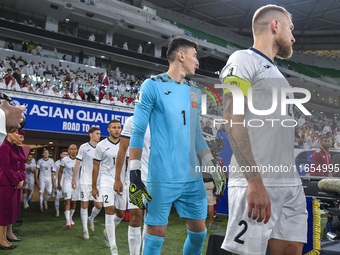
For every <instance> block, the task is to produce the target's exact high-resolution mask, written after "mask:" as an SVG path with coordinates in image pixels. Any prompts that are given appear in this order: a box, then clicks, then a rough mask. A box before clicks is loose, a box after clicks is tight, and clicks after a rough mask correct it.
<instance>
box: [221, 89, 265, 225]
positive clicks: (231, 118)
mask: <svg viewBox="0 0 340 255" xmlns="http://www.w3.org/2000/svg"><path fill="white" fill-rule="evenodd" d="M223 99H224V102H225V107H224V119H226V120H227V121H228V123H227V124H225V129H226V133H227V135H228V139H229V142H230V146H231V148H232V150H233V153H234V155H235V158H236V160H237V163H238V164H239V166H240V167H241V166H243V167H246V166H249V167H250V171H244V172H243V175H244V177H245V178H246V180H247V181H248V189H247V202H248V217H249V218H252V219H254V220H255V219H257V221H258V222H261V221H263V220H264V223H267V222H268V221H269V218H270V215H271V207H270V204H271V203H270V198H269V195H268V193H267V191H266V189H265V187H264V185H263V182H262V178H261V175H260V172H259V170H258V169H257V168H256V166H257V165H256V162H255V159H254V156H253V153H252V151H251V145H250V139H249V134H248V130H247V126H246V125H239V124H238V125H237V126H236V127H235V125H233V126H231V122H233V123H235V122H238V123H243V122H244V121H245V117H244V115H234V114H233V97H232V94H231V93H226V94H224V98H223ZM244 106H245V107H244V108H245V112H246V111H247V97H246V96H245V97H244ZM252 167H253V169H252Z"/></svg>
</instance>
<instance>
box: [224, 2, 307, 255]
mask: <svg viewBox="0 0 340 255" xmlns="http://www.w3.org/2000/svg"><path fill="white" fill-rule="evenodd" d="M252 28H253V36H254V45H253V47H251V48H249V49H247V50H239V51H236V52H234V53H233V54H232V55H231V56H230V57H229V59H228V62H227V64H226V66H225V67H224V68H223V69H222V72H221V75H220V79H221V82H222V83H224V84H228V85H230V88H231V89H230V90H234V89H236V88H233V86H236V87H237V89H238V90H241V91H242V92H243V95H244V106H245V114H244V115H238V114H234V113H233V107H234V106H233V102H234V100H235V98H233V96H232V93H230V90H228V89H224V102H225V106H224V118H225V119H226V120H228V123H227V124H226V125H225V127H226V133H227V135H228V139H229V141H230V145H231V148H232V150H233V152H234V154H233V156H232V158H231V162H230V166H231V167H233V168H234V169H236V170H237V171H232V172H230V175H229V182H228V199H229V221H228V227H227V233H226V237H225V239H224V242H223V244H222V248H223V249H225V250H228V251H230V252H233V254H242V255H260V254H261V255H262V254H266V249H267V245H268V244H269V247H270V252H271V254H273V255H277V254H289V255H298V254H300V255H301V253H302V248H303V243H306V242H307V216H308V215H307V210H306V200H305V195H304V191H303V188H302V185H301V180H300V178H299V174H298V173H297V172H296V171H291V172H285V171H279V172H273V171H268V172H263V173H260V171H259V170H258V169H257V168H256V167H257V166H260V165H263V166H267V167H280V166H284V167H288V169H289V167H290V166H292V165H295V159H294V129H295V128H294V126H291V127H288V126H287V125H286V126H283V125H279V124H276V123H281V121H282V120H283V119H291V120H292V121H293V120H294V113H293V110H292V108H293V106H292V105H288V109H286V115H281V110H282V109H280V108H281V107H277V109H276V110H274V111H273V112H272V113H271V114H268V115H265V116H264V115H259V114H255V113H253V112H254V110H252V111H250V110H249V109H250V103H249V108H248V103H247V98H248V93H249V92H251V93H252V97H251V98H252V103H251V104H252V105H251V106H252V108H253V109H260V110H264V109H265V110H267V109H270V108H271V106H272V104H273V101H274V100H272V98H273V94H274V93H277V102H275V103H277V105H281V93H283V92H281V91H283V90H284V89H285V88H290V85H289V83H288V82H287V80H286V79H285V78H284V76H283V75H282V74H281V72H280V71H279V70H278V68H277V67H276V65H275V64H274V58H275V57H279V58H289V57H290V56H291V55H292V44H293V43H294V42H295V39H294V37H293V35H292V30H293V28H294V26H293V23H292V17H291V14H290V13H288V12H287V10H286V9H284V8H283V7H280V6H276V5H266V6H264V7H261V8H259V9H258V10H257V11H256V12H255V14H254V16H253V23H252ZM248 88H250V89H248ZM274 88H275V90H274ZM275 91H276V92H275ZM286 96H287V97H288V98H289V99H293V98H294V95H293V93H291V92H289V93H286ZM249 98H250V97H249ZM242 99H243V98H242ZM234 110H235V109H234ZM252 119H260V120H262V121H264V123H265V124H264V125H263V126H261V127H254V126H250V125H237V124H233V125H231V122H232V123H248V121H249V120H252ZM266 119H272V120H276V121H277V122H275V124H274V125H272V123H270V122H267V121H265V120H266ZM278 145H279V146H278ZM242 169H248V170H247V171H242Z"/></svg>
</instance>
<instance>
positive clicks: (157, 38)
mask: <svg viewBox="0 0 340 255" xmlns="http://www.w3.org/2000/svg"><path fill="white" fill-rule="evenodd" d="M47 2H48V1H47ZM53 3H54V4H53V6H54V8H55V11H53V9H51V8H52V7H50V5H49V4H46V3H43V1H42V5H43V4H45V5H46V8H47V9H46V10H45V13H44V14H45V15H48V17H53V18H55V21H54V22H55V23H53V24H52V23H50V22H51V20H47V19H46V30H49V31H58V26H59V23H60V22H62V21H64V20H65V19H66V18H67V19H70V20H72V19H74V20H77V19H78V20H79V24H83V23H84V24H85V25H93V26H97V27H98V28H101V29H103V30H105V33H106V34H105V36H104V38H106V39H105V42H104V43H106V44H107V43H110V42H112V36H113V34H116V33H117V34H121V35H124V36H129V37H131V38H139V39H140V40H144V41H146V42H148V41H149V42H151V43H154V44H155V53H154V56H155V57H156V58H154V57H152V58H149V57H151V56H145V55H144V56H140V58H143V60H144V62H145V61H152V62H154V63H156V64H159V65H163V64H165V65H166V64H167V63H166V62H165V61H163V60H161V59H159V58H160V57H161V53H160V52H161V51H162V50H161V48H162V47H166V45H167V44H168V42H169V41H170V39H171V38H172V37H174V36H187V37H189V38H190V37H194V38H196V39H197V40H196V41H197V42H198V44H199V45H200V46H199V52H198V53H199V54H198V56H199V57H200V58H204V57H209V56H210V57H212V58H217V59H220V60H221V59H223V61H225V60H226V56H229V55H230V54H232V53H233V52H234V51H236V50H238V49H243V48H244V47H242V46H240V45H239V44H237V43H232V42H230V41H228V39H227V38H225V37H226V36H225V35H221V37H218V36H216V35H211V34H209V33H207V31H200V30H198V29H195V28H192V27H190V26H188V25H185V24H183V23H179V22H174V21H171V20H170V21H169V20H167V19H164V18H162V17H159V16H157V13H156V11H155V10H154V13H153V12H152V11H150V12H149V11H147V10H144V9H142V8H138V7H135V6H131V5H129V4H125V3H122V2H118V1H107V0H98V1H96V2H95V5H94V6H93V7H91V11H90V9H89V8H88V6H87V5H86V4H85V3H81V2H80V1H79V2H77V1H72V4H71V3H69V4H65V1H61V0H55V1H53ZM25 7H27V8H28V6H26V5H25ZM58 8H59V9H58ZM60 9H63V17H60V15H59V16H58V13H59V10H60ZM103 10H105V11H103ZM30 11H32V10H30ZM36 11H37V12H38V11H39V10H38V9H37V10H36ZM91 21H93V22H91ZM15 22H18V21H15ZM86 22H87V23H86ZM2 23H3V25H1V26H2V27H6V26H8V28H10V29H11V32H13V30H21V28H20V26H17V25H18V24H16V25H14V24H5V23H6V22H5V21H4V22H2ZM18 23H20V22H18ZM21 24H24V23H22V22H21ZM108 24H111V25H108ZM112 24H114V25H112ZM28 26H29V25H28ZM28 26H25V27H26V28H27V29H25V32H26V33H32V34H35V35H37V36H38V35H39V36H41V34H44V35H45V36H47V37H49V36H50V35H49V34H48V33H45V32H47V31H44V30H43V29H39V30H40V32H43V33H38V32H37V31H33V30H31V28H32V26H31V27H28ZM76 36H77V35H76ZM51 37H53V39H54V40H58V39H59V40H66V41H68V43H74V44H77V43H78V41H77V40H74V39H75V38H74V37H73V38H72V39H71V38H70V36H68V38H62V37H58V38H56V36H55V35H54V36H52V35H51ZM77 37H79V36H77ZM77 39H78V38H77ZM110 40H111V41H110ZM92 43H93V42H89V43H88V42H86V43H82V44H83V45H82V47H89V48H94V47H96V48H98V49H101V50H104V48H106V47H107V45H105V44H104V45H103V44H102V45H101V46H100V47H98V44H97V45H96V46H95V45H92ZM100 43H103V42H100ZM111 45H113V44H111ZM249 46H250V45H249ZM104 51H106V52H107V50H106V49H105V50H104ZM104 51H102V52H103V53H104ZM108 51H110V52H112V53H115V54H122V52H119V51H120V50H119V49H112V47H110V50H108ZM301 54H302V53H301ZM123 55H125V57H129V58H131V57H132V58H133V57H135V56H134V54H131V52H124V53H123ZM116 56H117V55H116ZM308 56H312V55H307V54H304V56H302V55H301V61H299V59H300V57H299V53H297V54H294V56H293V59H294V61H292V60H290V61H287V60H277V62H278V63H280V64H282V66H283V67H285V68H287V69H288V68H289V69H290V66H291V67H292V70H294V71H296V72H298V73H300V74H303V75H306V76H309V77H312V78H319V79H320V78H321V79H322V81H325V82H327V83H330V84H338V83H339V82H338V80H332V79H331V80H330V79H327V78H328V77H331V78H338V77H339V75H338V73H339V72H340V71H337V70H335V69H332V68H324V67H323V68H321V67H317V66H308V65H307V64H308V63H314V62H315V63H314V64H317V61H311V62H308V61H307V59H308V58H309V57H308ZM157 59H158V60H157ZM323 61H326V58H324V60H323ZM329 62H330V61H329ZM334 63H335V62H334ZM336 63H338V61H336ZM318 66H322V65H319V64H318ZM327 66H331V64H330V63H328V64H327ZM157 68H158V67H155V69H157ZM159 71H161V70H159ZM201 71H203V70H198V73H199V74H200V72H201ZM215 71H218V70H215ZM203 72H205V73H204V75H205V76H209V77H212V76H211V75H209V74H208V73H209V72H207V71H203Z"/></svg>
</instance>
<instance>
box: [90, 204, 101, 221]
mask: <svg viewBox="0 0 340 255" xmlns="http://www.w3.org/2000/svg"><path fill="white" fill-rule="evenodd" d="M100 211H101V209H98V208H97V207H95V206H93V208H92V212H91V215H90V221H94V218H96V216H97V215H98V214H99V213H100Z"/></svg>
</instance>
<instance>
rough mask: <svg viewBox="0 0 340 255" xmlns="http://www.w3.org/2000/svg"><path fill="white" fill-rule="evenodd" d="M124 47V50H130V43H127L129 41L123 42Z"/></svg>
mask: <svg viewBox="0 0 340 255" xmlns="http://www.w3.org/2000/svg"><path fill="white" fill-rule="evenodd" d="M123 49H124V50H128V44H127V42H125V43H124V44H123Z"/></svg>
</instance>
